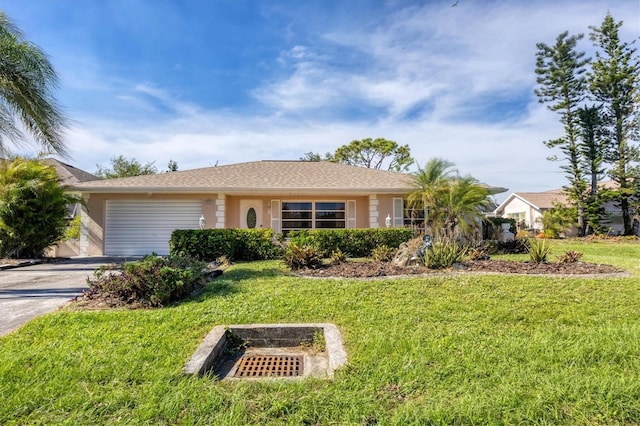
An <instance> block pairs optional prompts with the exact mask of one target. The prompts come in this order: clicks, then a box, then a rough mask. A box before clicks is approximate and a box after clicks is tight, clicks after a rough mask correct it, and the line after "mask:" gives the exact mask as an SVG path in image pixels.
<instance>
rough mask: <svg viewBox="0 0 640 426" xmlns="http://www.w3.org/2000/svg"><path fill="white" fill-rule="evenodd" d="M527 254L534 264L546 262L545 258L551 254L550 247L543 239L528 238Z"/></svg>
mask: <svg viewBox="0 0 640 426" xmlns="http://www.w3.org/2000/svg"><path fill="white" fill-rule="evenodd" d="M527 252H528V253H529V259H530V260H531V261H532V262H534V263H542V262H546V261H547V256H549V254H550V253H551V245H550V244H549V243H548V242H547V240H545V239H541V238H530V239H529V240H528V241H527Z"/></svg>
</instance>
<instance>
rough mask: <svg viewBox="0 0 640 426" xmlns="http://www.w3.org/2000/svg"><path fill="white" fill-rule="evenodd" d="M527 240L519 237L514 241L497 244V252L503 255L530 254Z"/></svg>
mask: <svg viewBox="0 0 640 426" xmlns="http://www.w3.org/2000/svg"><path fill="white" fill-rule="evenodd" d="M527 240H528V239H527V238H526V237H517V238H515V239H514V240H513V241H506V242H501V241H499V242H498V243H497V244H496V250H497V251H498V253H502V254H523V253H528V249H527Z"/></svg>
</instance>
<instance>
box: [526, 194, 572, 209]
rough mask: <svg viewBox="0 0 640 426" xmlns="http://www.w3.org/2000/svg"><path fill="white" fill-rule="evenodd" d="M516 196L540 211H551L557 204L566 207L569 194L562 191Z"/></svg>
mask: <svg viewBox="0 0 640 426" xmlns="http://www.w3.org/2000/svg"><path fill="white" fill-rule="evenodd" d="M515 194H516V195H517V196H518V197H519V198H521V199H523V200H524V201H527V202H528V203H529V204H531V205H533V206H534V207H537V208H538V209H550V208H551V207H553V205H554V204H556V203H558V204H563V205H564V204H566V203H567V200H568V198H567V193H566V192H564V191H563V190H562V189H554V190H551V191H546V192H516V193H515Z"/></svg>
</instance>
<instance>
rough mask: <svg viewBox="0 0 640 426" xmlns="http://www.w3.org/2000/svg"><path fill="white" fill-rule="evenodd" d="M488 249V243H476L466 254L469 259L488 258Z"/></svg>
mask: <svg viewBox="0 0 640 426" xmlns="http://www.w3.org/2000/svg"><path fill="white" fill-rule="evenodd" d="M490 249H491V247H490V245H489V244H478V245H476V246H473V247H470V248H469V249H468V252H467V256H468V257H469V259H470V260H489V258H490V256H489V252H490Z"/></svg>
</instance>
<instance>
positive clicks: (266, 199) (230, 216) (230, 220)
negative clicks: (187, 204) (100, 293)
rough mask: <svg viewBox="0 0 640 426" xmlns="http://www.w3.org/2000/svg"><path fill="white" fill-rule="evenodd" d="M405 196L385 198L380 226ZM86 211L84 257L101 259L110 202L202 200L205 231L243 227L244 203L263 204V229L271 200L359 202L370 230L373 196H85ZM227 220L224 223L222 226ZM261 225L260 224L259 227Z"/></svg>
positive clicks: (359, 214) (362, 222)
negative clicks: (208, 229)
mask: <svg viewBox="0 0 640 426" xmlns="http://www.w3.org/2000/svg"><path fill="white" fill-rule="evenodd" d="M394 197H402V196H401V195H381V196H378V197H377V199H378V200H379V201H378V202H379V204H378V209H379V215H378V220H377V223H378V226H379V227H384V226H385V224H384V220H385V218H386V217H387V215H388V214H390V215H392V216H393V198H394ZM85 199H86V202H87V206H86V211H85V212H84V213H83V220H82V226H81V232H82V233H83V235H82V237H81V241H80V254H82V255H90V256H97V255H102V254H103V253H104V226H105V215H106V205H107V203H106V202H107V200H200V201H202V214H203V216H204V218H205V221H206V225H205V228H210V229H212V228H216V227H221V226H224V227H226V228H237V227H240V223H241V219H240V214H241V212H240V203H241V201H242V200H247V199H251V200H258V201H259V202H260V203H261V204H262V226H263V227H265V228H269V227H271V215H270V214H269V212H268V206H269V205H270V203H271V200H280V202H283V201H345V202H346V201H349V200H355V202H356V227H357V228H368V227H370V224H371V223H370V200H369V196H345V195H340V196H278V195H268V196H251V195H248V196H245V195H243V196H239V195H225V194H215V193H214V194H203V193H200V194H147V193H142V194H91V195H90V196H86V195H85ZM222 219H224V223H220V222H221V220H222ZM257 226H260V224H257Z"/></svg>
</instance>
